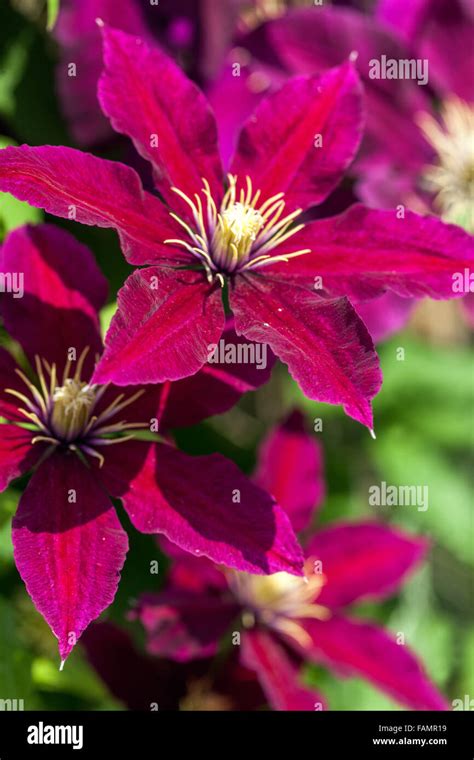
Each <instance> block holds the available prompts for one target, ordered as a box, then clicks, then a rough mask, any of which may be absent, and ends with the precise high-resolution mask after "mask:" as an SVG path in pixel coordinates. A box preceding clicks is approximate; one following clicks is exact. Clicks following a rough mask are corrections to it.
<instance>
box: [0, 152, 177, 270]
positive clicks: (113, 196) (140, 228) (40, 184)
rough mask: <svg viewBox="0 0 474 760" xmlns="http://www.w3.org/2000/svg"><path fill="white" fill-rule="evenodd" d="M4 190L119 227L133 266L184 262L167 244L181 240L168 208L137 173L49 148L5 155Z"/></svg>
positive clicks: (0, 164)
mask: <svg viewBox="0 0 474 760" xmlns="http://www.w3.org/2000/svg"><path fill="white" fill-rule="evenodd" d="M0 190H2V191H4V192H7V193H12V194H13V195H14V196H15V197H16V198H19V199H20V200H22V201H27V202H28V203H30V204H31V205H32V206H39V208H44V210H45V211H47V212H48V213H49V214H54V215H55V216H61V217H64V218H66V219H75V220H76V221H78V222H81V223H82V224H89V225H97V226H98V227H113V228H114V229H116V230H117V232H118V233H119V236H120V241H121V244H122V249H123V253H124V256H125V257H126V258H127V260H128V261H129V262H130V263H131V264H138V265H140V264H152V263H154V262H156V261H158V260H160V259H169V260H173V261H175V262H176V261H179V260H182V259H183V258H184V259H186V258H189V256H187V257H186V256H184V257H183V254H182V253H181V252H180V251H176V250H175V249H174V250H171V248H170V247H169V246H168V245H163V240H166V239H168V238H176V237H180V232H179V230H180V229H181V228H180V227H179V225H178V224H176V223H174V222H173V220H172V219H171V217H170V215H169V213H168V211H167V210H166V208H165V206H164V205H163V204H162V203H161V202H160V201H159V200H158V199H157V198H155V197H154V196H153V195H151V194H150V193H147V192H145V191H144V190H143V188H142V185H141V182H140V179H139V177H138V175H137V174H136V172H135V171H134V170H133V169H131V168H130V167H129V166H125V164H121V163H119V162H118V161H106V160H104V159H103V158H96V157H95V156H92V155H91V154H90V153H83V152H82V151H80V150H74V149H73V148H63V147H56V146H51V145H44V146H41V147H38V148H31V147H30V146H28V145H22V146H20V147H19V148H14V147H10V148H4V149H3V150H0Z"/></svg>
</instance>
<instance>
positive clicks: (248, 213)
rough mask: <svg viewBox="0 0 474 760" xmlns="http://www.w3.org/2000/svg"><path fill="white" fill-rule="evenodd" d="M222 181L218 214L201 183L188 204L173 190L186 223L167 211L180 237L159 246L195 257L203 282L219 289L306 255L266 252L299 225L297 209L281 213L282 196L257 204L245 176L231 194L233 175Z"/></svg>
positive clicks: (290, 235) (177, 191)
mask: <svg viewBox="0 0 474 760" xmlns="http://www.w3.org/2000/svg"><path fill="white" fill-rule="evenodd" d="M228 183H229V184H228V188H227V191H226V193H225V195H224V197H223V199H222V202H221V204H220V208H219V211H218V210H217V206H216V203H215V201H214V199H213V197H212V195H211V190H210V187H209V183H208V182H207V180H205V179H203V188H202V191H201V195H199V194H198V193H195V195H194V200H192V199H191V198H189V197H188V196H187V195H186V194H185V193H183V192H182V191H181V190H180V189H179V188H177V187H173V191H174V192H175V193H177V195H179V196H180V197H181V198H182V199H183V200H184V201H185V203H186V204H187V205H188V206H189V208H190V211H191V223H190V224H188V222H187V221H185V220H184V219H181V218H180V217H179V216H177V215H176V214H174V213H171V216H172V217H173V219H175V221H176V222H178V224H179V225H180V226H181V227H182V228H183V229H184V230H185V232H186V238H183V239H181V238H179V239H176V238H173V239H170V240H165V243H167V244H170V245H180V246H182V247H183V248H185V249H186V250H187V251H189V252H190V253H191V254H192V255H193V256H195V257H196V258H198V259H199V261H200V262H201V264H202V265H203V267H204V269H205V271H206V275H207V279H208V280H209V282H213V281H214V280H215V279H216V280H218V281H219V282H220V284H221V285H224V282H225V277H226V276H228V275H232V274H234V273H235V272H242V271H244V270H246V269H256V268H257V267H261V266H265V265H267V264H273V263H276V262H278V261H288V260H289V259H290V258H293V257H294V256H302V255H303V254H305V253H309V249H307V248H305V249H302V250H296V251H292V252H291V253H285V254H282V255H278V253H276V254H272V251H273V250H274V249H275V248H276V247H277V246H279V245H280V244H281V243H283V242H284V241H286V240H288V238H290V237H292V236H293V235H295V234H296V233H297V232H299V231H300V230H301V229H303V227H304V225H303V224H297V225H296V226H293V222H294V221H295V219H296V218H297V217H298V216H299V215H300V214H301V209H296V210H295V211H293V212H292V213H290V214H286V215H285V214H284V211H285V201H284V193H278V194H277V195H273V196H272V197H271V198H268V199H267V200H266V201H264V202H263V203H259V199H260V195H261V192H260V190H257V191H256V192H254V190H253V187H252V181H251V179H250V177H246V189H244V188H240V190H237V184H238V182H237V177H236V176H234V175H232V174H229V175H228Z"/></svg>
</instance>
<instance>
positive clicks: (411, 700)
mask: <svg viewBox="0 0 474 760" xmlns="http://www.w3.org/2000/svg"><path fill="white" fill-rule="evenodd" d="M300 622H301V624H302V625H304V628H305V630H306V632H307V633H308V634H309V635H310V636H311V638H312V642H313V644H312V648H311V649H301V650H300V651H301V654H302V655H303V656H305V657H311V658H312V659H314V660H315V661H316V662H318V663H320V662H323V663H325V664H327V665H329V666H332V667H334V668H335V669H336V670H337V671H338V672H339V673H340V674H341V675H345V676H362V677H363V678H366V679H367V680H368V681H371V682H372V683H373V684H374V685H375V686H377V687H378V688H379V689H382V691H385V692H386V693H387V694H389V695H390V696H392V697H393V698H394V699H396V700H397V701H399V702H401V703H402V704H405V705H407V706H408V707H409V708H411V709H412V710H447V709H448V706H447V703H446V701H445V700H444V698H443V696H442V695H441V694H440V693H439V691H438V690H437V688H436V687H435V686H434V685H433V684H432V683H431V681H430V679H429V678H428V676H427V674H426V673H425V671H424V669H423V667H422V665H421V663H420V662H419V660H418V659H417V658H416V657H415V655H414V654H412V652H411V651H410V650H409V649H408V647H406V646H405V645H404V644H397V643H396V641H395V639H394V637H393V636H392V635H390V634H388V633H386V632H385V631H383V630H382V629H381V628H378V627H377V626H374V625H370V624H369V623H361V622H356V621H354V620H348V619H346V618H343V617H338V616H336V615H334V616H333V617H332V618H330V619H329V620H326V621H324V622H323V621H320V620H309V619H305V620H304V621H300Z"/></svg>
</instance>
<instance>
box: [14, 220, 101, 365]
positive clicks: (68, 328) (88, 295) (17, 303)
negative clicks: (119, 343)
mask: <svg viewBox="0 0 474 760" xmlns="http://www.w3.org/2000/svg"><path fill="white" fill-rule="evenodd" d="M0 270H1V271H3V272H19V273H21V275H22V277H23V291H24V292H23V294H22V297H21V298H15V297H14V296H13V295H12V294H7V296H6V297H5V296H4V297H3V301H2V305H1V311H2V315H3V318H4V321H5V327H6V329H7V330H8V332H9V333H10V335H11V336H12V337H13V338H15V340H17V341H18V342H19V343H20V345H21V347H22V348H23V350H24V351H25V353H26V355H27V357H28V359H29V360H30V362H31V363H32V364H33V366H34V358H35V356H40V357H41V358H43V359H46V360H47V361H49V362H50V363H52V362H55V363H56V365H57V367H58V369H59V372H61V371H62V368H63V366H64V364H65V363H66V361H67V357H68V351H69V349H70V348H75V350H76V355H77V357H78V358H79V356H80V354H81V352H82V350H83V349H84V348H86V347H88V348H89V353H88V355H87V358H86V362H85V371H84V376H87V375H88V374H90V373H91V372H92V368H93V366H94V361H95V359H94V357H95V354H97V353H100V352H101V350H102V340H101V337H100V327H99V319H98V313H97V312H98V310H99V309H100V308H101V307H102V306H103V304H104V302H105V298H106V295H107V281H106V279H105V278H104V277H103V275H102V274H101V272H100V270H99V268H98V266H97V264H96V262H95V259H94V257H93V255H92V253H91V252H90V250H89V249H88V248H86V246H85V245H82V244H81V243H79V242H77V240H75V238H74V237H73V236H72V235H70V234H69V232H66V231H65V230H61V229H60V228H59V227H53V225H50V224H42V225H37V226H25V227H20V228H18V229H16V230H14V231H13V232H11V233H10V234H9V235H8V237H7V238H6V240H5V242H4V245H3V248H2V257H1V260H0Z"/></svg>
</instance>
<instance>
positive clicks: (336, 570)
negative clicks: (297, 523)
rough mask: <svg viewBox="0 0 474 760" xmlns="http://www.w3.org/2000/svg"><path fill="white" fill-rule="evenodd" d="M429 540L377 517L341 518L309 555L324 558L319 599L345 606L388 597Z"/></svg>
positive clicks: (321, 534) (320, 535)
mask: <svg viewBox="0 0 474 760" xmlns="http://www.w3.org/2000/svg"><path fill="white" fill-rule="evenodd" d="M426 549H427V543H426V541H424V540H422V539H420V538H414V537H412V536H409V535H406V534H404V533H403V532H402V531H400V530H395V529H394V528H390V527H388V526H385V525H381V524H379V523H376V522H361V523H345V524H344V523H338V524H337V525H335V526H333V527H329V528H325V529H323V530H320V531H318V532H317V533H316V534H315V535H314V536H313V538H312V539H311V541H310V542H309V544H308V545H307V547H306V555H307V556H308V557H311V558H312V559H318V560H320V561H321V563H322V573H323V575H324V577H325V579H326V580H325V584H324V586H323V588H322V591H321V594H320V595H319V596H318V604H322V605H324V606H327V607H331V608H334V607H343V606H345V605H347V604H352V603H353V602H355V601H356V600H357V599H359V598H361V597H372V598H373V597H375V598H384V597H385V596H388V595H390V594H392V593H393V592H394V591H396V589H397V588H398V587H399V586H400V584H401V583H403V581H404V580H405V577H406V575H407V573H409V572H410V571H411V570H413V569H414V568H415V566H416V565H417V564H418V563H419V562H420V561H421V560H422V558H423V556H424V554H425V552H426Z"/></svg>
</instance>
